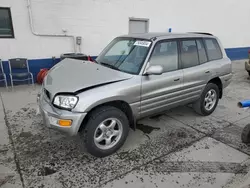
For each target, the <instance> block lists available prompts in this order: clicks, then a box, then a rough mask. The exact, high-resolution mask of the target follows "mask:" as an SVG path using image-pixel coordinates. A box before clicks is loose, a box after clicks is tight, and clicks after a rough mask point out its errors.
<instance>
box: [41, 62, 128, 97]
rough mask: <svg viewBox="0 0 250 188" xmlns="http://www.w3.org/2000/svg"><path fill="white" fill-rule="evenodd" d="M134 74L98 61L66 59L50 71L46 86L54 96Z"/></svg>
mask: <svg viewBox="0 0 250 188" xmlns="http://www.w3.org/2000/svg"><path fill="white" fill-rule="evenodd" d="M132 77H133V75H131V74H127V73H124V72H120V71H117V70H113V69H110V68H107V67H104V66H102V65H99V64H97V63H93V62H89V61H82V60H75V59H64V60H62V61H61V62H59V63H58V64H57V65H55V66H54V67H52V68H51V69H50V71H49V72H48V74H47V76H46V78H45V80H44V87H45V89H46V90H48V91H49V92H50V94H51V95H52V96H51V97H54V95H55V94H57V93H79V92H81V91H84V90H87V89H91V88H93V87H98V86H101V85H105V84H109V83H113V82H118V81H122V80H127V79H130V78H132Z"/></svg>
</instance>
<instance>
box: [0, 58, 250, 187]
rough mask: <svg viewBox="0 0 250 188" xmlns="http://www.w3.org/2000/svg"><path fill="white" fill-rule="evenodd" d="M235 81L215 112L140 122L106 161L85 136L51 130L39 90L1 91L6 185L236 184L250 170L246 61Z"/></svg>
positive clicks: (178, 112) (1, 163)
mask: <svg viewBox="0 0 250 188" xmlns="http://www.w3.org/2000/svg"><path fill="white" fill-rule="evenodd" d="M233 70H234V77H233V81H232V83H231V84H230V86H229V87H228V88H227V89H226V90H225V91H224V95H223V99H222V100H220V101H219V104H218V107H217V109H216V110H215V112H214V113H213V114H212V115H210V116H207V117H202V116H199V115H197V114H196V113H195V112H194V111H193V110H192V108H191V107H190V106H185V107H178V108H175V109H172V110H169V111H167V112H165V113H163V114H161V115H158V116H153V117H150V118H146V119H143V120H141V121H139V122H138V126H137V130H136V131H133V130H130V133H129V137H128V138H127V141H126V143H125V145H124V146H123V147H122V149H120V150H119V151H118V152H117V153H115V154H113V155H112V156H109V157H106V158H102V159H99V158H94V157H92V156H90V155H89V154H87V153H86V151H85V150H84V149H83V145H82V142H81V138H79V137H78V136H76V137H70V138H69V137H66V136H64V135H61V134H60V133H58V132H56V131H53V130H49V129H47V128H46V127H44V126H43V124H42V119H41V117H40V116H37V115H36V108H37V106H36V94H37V92H38V90H39V86H36V87H35V88H32V87H28V86H19V87H16V88H15V91H11V92H7V91H5V90H4V89H3V88H1V101H2V105H0V141H1V142H0V187H1V188H2V187H3V188H10V187H15V188H19V187H20V188H22V187H25V188H26V187H29V188H32V187H33V188H35V187H38V188H53V187H55V188H61V187H62V188H67V187H72V188H73V187H106V188H108V187H130V188H131V187H145V188H152V187H164V188H165V187H168V188H181V187H192V188H195V187H202V188H208V187H209V188H210V187H211V188H212V187H213V188H217V187H228V186H230V184H232V183H233V182H234V181H235V180H237V179H239V178H242V177H243V176H244V175H245V174H246V173H247V172H248V170H249V165H248V164H249V163H247V161H248V158H249V155H250V146H247V145H245V144H242V143H241V140H240V134H241V131H242V128H243V127H244V125H245V124H247V123H248V120H250V113H249V112H250V110H247V109H239V108H238V107H237V102H238V101H240V100H243V99H248V98H249V92H250V80H248V79H247V77H248V76H247V73H246V72H245V71H244V62H243V61H237V62H234V63H233Z"/></svg>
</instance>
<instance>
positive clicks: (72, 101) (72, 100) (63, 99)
mask: <svg viewBox="0 0 250 188" xmlns="http://www.w3.org/2000/svg"><path fill="white" fill-rule="evenodd" d="M77 102H78V97H76V96H70V95H57V96H56V97H55V99H54V101H53V104H54V105H56V106H58V107H61V108H66V109H72V108H74V107H75V106H76V104H77Z"/></svg>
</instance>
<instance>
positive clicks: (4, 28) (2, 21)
mask: <svg viewBox="0 0 250 188" xmlns="http://www.w3.org/2000/svg"><path fill="white" fill-rule="evenodd" d="M13 37H14V31H13V27H12V19H11V13H10V8H1V7H0V38H13Z"/></svg>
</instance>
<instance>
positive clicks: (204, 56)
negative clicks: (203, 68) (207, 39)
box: [196, 39, 207, 64]
mask: <svg viewBox="0 0 250 188" xmlns="http://www.w3.org/2000/svg"><path fill="white" fill-rule="evenodd" d="M196 44H197V49H198V55H199V60H200V64H203V63H206V62H207V54H206V50H205V47H204V44H203V42H202V40H200V39H198V40H196Z"/></svg>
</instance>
